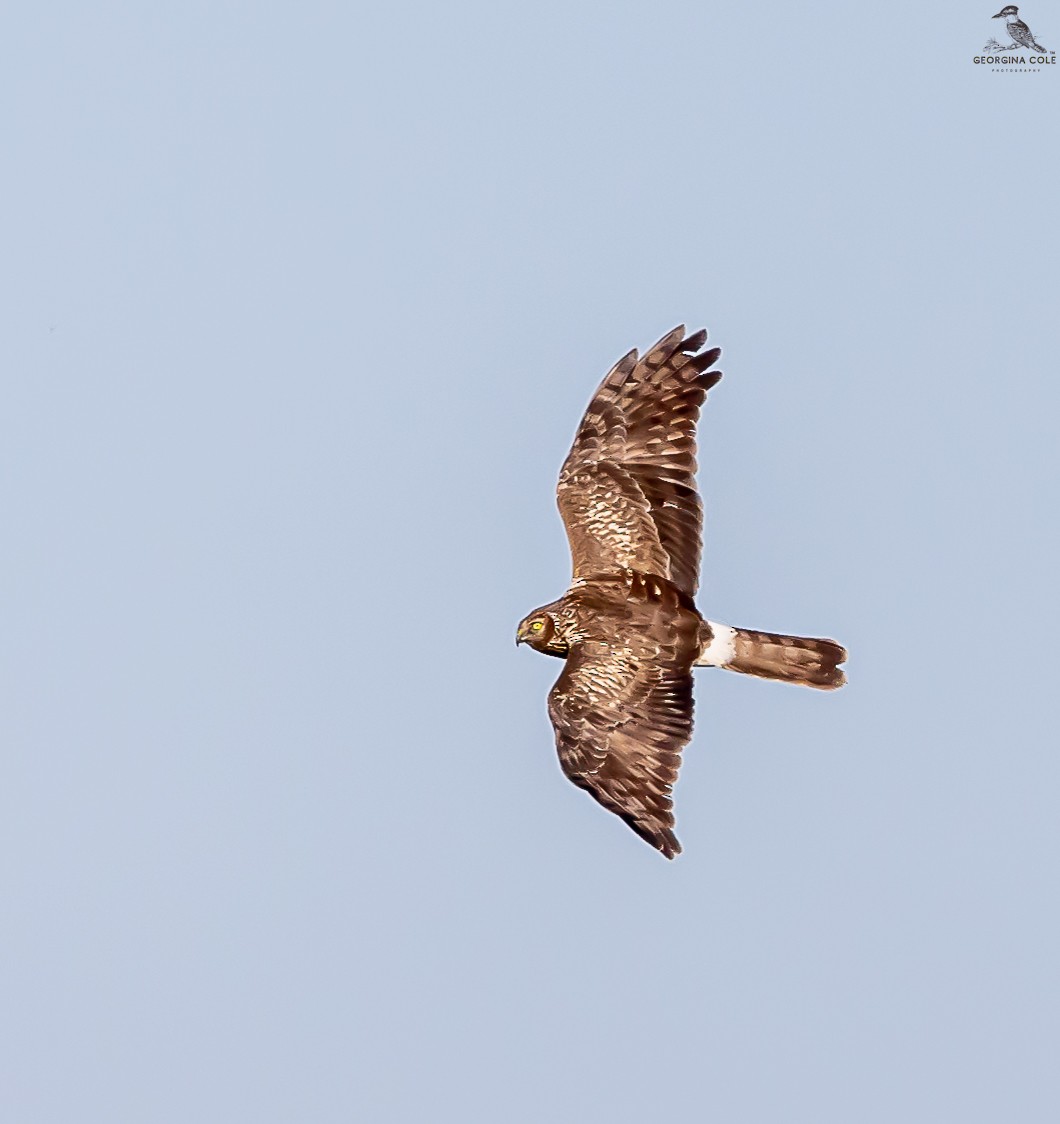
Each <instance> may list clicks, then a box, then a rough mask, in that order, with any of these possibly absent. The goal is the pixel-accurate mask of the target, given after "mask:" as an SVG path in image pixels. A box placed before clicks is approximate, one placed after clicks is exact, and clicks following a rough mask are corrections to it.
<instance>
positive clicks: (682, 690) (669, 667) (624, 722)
mask: <svg viewBox="0 0 1060 1124" xmlns="http://www.w3.org/2000/svg"><path fill="white" fill-rule="evenodd" d="M631 581H632V584H633V586H634V587H638V588H634V589H633V590H632V591H631V597H632V599H631V600H630V601H621V600H619V599H618V598H617V597H616V598H615V599H614V601H613V603H611V604H610V605H608V606H606V607H605V606H604V605H602V604H598V605H597V606H596V612H595V614H594V619H593V622H592V624H591V626H590V628H589V630H588V631H590V632H591V635H589V636H588V637H586V639H584V640H580V641H578V642H576V643H575V644H573V645H572V646H571V650H570V654H569V655H568V656H567V661H566V665H565V667H564V669H563V673H562V674H561V675H560V677H559V679H558V680H557V681H556V684H555V686H554V687H553V688H552V691H551V692H550V694H549V697H548V713H549V717H550V718H551V719H552V725H553V727H554V728H555V731H556V747H557V749H558V751H559V760H560V765H561V766H562V768H563V771H564V772H565V773H566V774H567V776H568V777H570V779H571V780H572V781H573V782H574V783H575V784H576V785H578V786H579V787H580V788H584V789H585V790H586V791H588V792H589V793H590V794H591V795H592V796H593V797H595V798H596V799H597V800H598V801H599V802H600V803H601V804H603V806H604V807H605V808H607V809H608V810H609V811H612V812H614V813H616V814H617V815H619V816H621V817H622V819H624V820H625V821H626V823H628V824H629V826H630V827H632V828H633V830H634V831H635V832H636V833H637V834H638V835H639V836H641V838H643V839H646V840H647V841H648V842H649V843H650V844H651V845H652V846H653V847H656V848H658V850H660V851H662V853H663V854H664V855H666V857H667V858H673V856H674V855H675V854H677V853H678V852H679V851H680V850H681V845H680V843H678V841H677V837H676V836H675V835H674V832H673V826H674V816H673V801H672V800H671V797H670V793H671V791H672V789H673V785H674V782H675V781H676V780H677V770H678V768H679V767H680V764H681V750H682V749H683V748H684V747H685V746H686V745H687V744H688V740H689V738H691V736H692V707H693V701H692V673H691V662H692V659H693V658H694V654H693V653H694V648H695V645H696V637H697V635H698V617H697V616H696V614H695V613H694V612H692V611H690V610H688V609H681V608H680V607H679V602H678V598H677V595H676V593H675V591H674V590H672V589H669V588H661V587H665V584H666V583H660V584H659V585H656V584H654V583H653V582H652V579H651V578H650V577H648V578H644V577H641V576H639V575H634V576H633V578H632V579H631ZM667 602H670V604H667ZM582 615H583V616H584V615H585V611H584V610H583V613H582Z"/></svg>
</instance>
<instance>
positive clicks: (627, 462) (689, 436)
mask: <svg viewBox="0 0 1060 1124" xmlns="http://www.w3.org/2000/svg"><path fill="white" fill-rule="evenodd" d="M706 338H707V333H706V332H705V331H699V332H696V333H694V334H693V335H691V336H688V337H687V338H686V337H685V330H684V328H683V327H679V328H675V329H674V330H673V331H672V332H670V333H669V334H667V335H666V336H664V337H663V338H662V339H661V340H659V342H658V343H657V344H655V345H654V346H653V347H652V348H650V349H649V351H648V352H647V354H646V355H645V356H644V358H643V359H639V360H638V357H637V352H636V351H631V352H630V353H629V354H628V355H626V356H625V357H623V358H622V359H620V360H619V361H618V363H616V364H615V366H614V367H613V368H612V370H611V371H610V372H609V374H608V375H607V377H606V378H605V379H604V381H603V382H602V383H601V385H600V388H599V389H598V390H597V392H596V394H595V396H594V397H593V399H592V401H591V402H590V403H589V407H588V409H587V410H586V412H585V417H584V418H583V419H582V423H581V426H580V428H579V430H578V433H577V435H576V437H575V439H574V444H573V446H572V448H571V451H570V454H569V455H568V457H567V459H566V461H565V462H564V465H563V469H562V470H561V472H560V479H559V487H558V490H557V498H558V501H559V508H560V512H561V514H562V516H563V522H564V524H565V526H566V528H567V537H568V539H569V541H570V546H571V555H572V558H573V562H574V577H575V578H576V579H577V578H579V577H586V576H589V575H591V574H594V573H602V572H607V571H614V570H616V569H633V570H639V571H641V572H642V573H649V574H658V575H660V576H661V577H665V578H669V579H670V580H671V581H672V582H673V583H674V584H675V585H676V586H677V587H678V588H679V589H681V590H683V591H684V592H685V593H688V594H694V593H695V591H696V588H697V586H698V584H699V562H700V553H701V550H702V542H701V540H702V532H703V505H702V503H701V502H700V498H699V493H698V491H697V489H696V481H695V472H696V440H695V429H696V422H697V421H698V419H699V410H700V407H701V406H702V404H703V400H704V398H705V397H706V393H707V391H708V390H709V389H710V387H712V386H713V385H714V384H715V383H716V382H717V381H718V380H719V379H720V378H721V372H720V371H708V370H707V368H709V367H710V366H711V365H712V364H713V363H714V362H715V361H716V360H717V358H718V356H719V355H720V354H721V352H720V351H719V349H718V348H713V349H711V350H710V351H705V352H701V353H700V351H699V349H700V348H701V347H702V346H703V344H704V342H705V341H706ZM697 353H698V354H697Z"/></svg>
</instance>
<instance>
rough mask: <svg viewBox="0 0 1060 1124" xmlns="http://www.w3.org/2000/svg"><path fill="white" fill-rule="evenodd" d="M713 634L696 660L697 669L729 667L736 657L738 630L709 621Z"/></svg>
mask: <svg viewBox="0 0 1060 1124" xmlns="http://www.w3.org/2000/svg"><path fill="white" fill-rule="evenodd" d="M707 624H708V625H710V631H711V632H712V633H713V638H712V639H711V642H710V643H709V644H707V645H705V646H704V648H703V650H702V651H701V652H700V653H699V659H698V660H696V666H697V667H728V666H729V664H730V663H732V660H733V657H734V656H735V655H736V629H735V628H730V627H729V626H728V625H727V624H718V623H717V621H707Z"/></svg>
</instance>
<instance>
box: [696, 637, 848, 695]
mask: <svg viewBox="0 0 1060 1124" xmlns="http://www.w3.org/2000/svg"><path fill="white" fill-rule="evenodd" d="M700 645H701V647H700V651H699V658H698V659H697V660H696V662H695V666H696V667H723V668H725V669H726V670H727V671H739V672H741V673H742V674H744V675H757V676H759V677H761V678H762V679H780V680H783V681H784V682H785V683H799V684H801V685H802V686H804V687H816V688H817V689H818V690H821V691H834V690H835V689H836V688H837V687H842V686H843V684H844V683H845V682H846V681H847V677H846V675H844V674H843V671H842V669H841V668H840V667H839V665H840V664H841V663H842V662H843V661H844V660H845V659H846V658H847V653H846V649H845V648H844V647H842V646H841V645H840V644H837V643H836V642H835V641H834V640H823V639H818V638H816V637H809V636H781V635H779V634H777V633H774V632H754V631H752V630H751V629H747V628H732V627H730V626H729V625H727V624H718V623H717V622H716V621H704V622H703V626H702V630H701V632H700Z"/></svg>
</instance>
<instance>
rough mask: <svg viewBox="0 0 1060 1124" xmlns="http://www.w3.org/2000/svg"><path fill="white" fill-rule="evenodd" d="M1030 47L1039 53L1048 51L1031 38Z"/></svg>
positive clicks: (1044, 53)
mask: <svg viewBox="0 0 1060 1124" xmlns="http://www.w3.org/2000/svg"><path fill="white" fill-rule="evenodd" d="M1031 48H1032V50H1035V51H1037V52H1038V54H1040V55H1047V54H1048V53H1049V52H1048V51H1047V50H1046V49H1045V48H1044V47H1043V46H1042V45H1041V44H1040V43H1036V42H1035V41H1034V40H1033V39H1032V40H1031Z"/></svg>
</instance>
